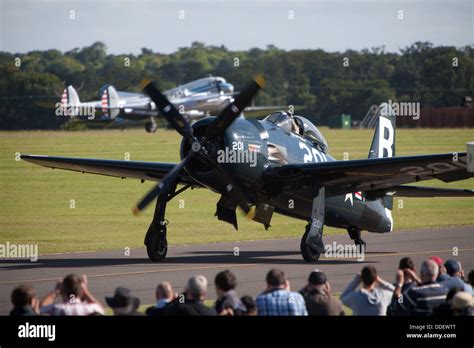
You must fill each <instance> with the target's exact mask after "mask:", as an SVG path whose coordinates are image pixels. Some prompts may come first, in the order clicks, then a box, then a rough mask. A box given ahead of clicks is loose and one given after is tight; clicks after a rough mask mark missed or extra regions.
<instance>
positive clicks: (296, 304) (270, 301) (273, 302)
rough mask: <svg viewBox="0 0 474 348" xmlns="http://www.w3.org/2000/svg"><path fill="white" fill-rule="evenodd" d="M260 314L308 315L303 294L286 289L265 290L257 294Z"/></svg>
mask: <svg viewBox="0 0 474 348" xmlns="http://www.w3.org/2000/svg"><path fill="white" fill-rule="evenodd" d="M256 302H257V309H258V315H308V311H307V310H306V303H305V301H304V298H303V296H301V294H300V293H298V292H293V291H288V290H284V289H276V290H273V291H268V292H263V293H261V294H260V295H258V296H257V300H256Z"/></svg>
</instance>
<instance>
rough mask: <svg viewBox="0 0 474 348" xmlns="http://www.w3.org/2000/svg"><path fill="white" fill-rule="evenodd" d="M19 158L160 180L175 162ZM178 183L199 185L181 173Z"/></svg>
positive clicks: (74, 169)
mask: <svg viewBox="0 0 474 348" xmlns="http://www.w3.org/2000/svg"><path fill="white" fill-rule="evenodd" d="M21 159H22V160H25V161H27V162H30V163H33V164H37V165H40V166H43V167H49V168H53V169H64V170H71V171H75V172H82V173H89V174H99V175H107V176H114V177H119V178H135V179H142V180H152V181H160V180H161V179H163V178H164V177H165V176H166V174H168V172H170V171H171V170H172V169H173V168H174V167H175V165H176V164H175V163H160V162H142V161H117V160H104V159H91V158H73V157H49V156H37V155H21ZM179 184H182V185H188V184H191V185H196V186H200V185H199V184H198V183H197V182H195V181H194V180H193V179H192V178H191V177H189V176H188V175H186V174H185V175H183V174H181V175H180V177H179Z"/></svg>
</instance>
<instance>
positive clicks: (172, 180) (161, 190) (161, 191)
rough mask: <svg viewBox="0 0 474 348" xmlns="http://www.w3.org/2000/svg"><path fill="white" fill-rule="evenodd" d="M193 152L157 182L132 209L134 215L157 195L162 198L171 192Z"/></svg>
mask: <svg viewBox="0 0 474 348" xmlns="http://www.w3.org/2000/svg"><path fill="white" fill-rule="evenodd" d="M190 157H191V154H189V155H188V156H186V157H185V158H184V159H183V160H182V161H181V162H179V163H178V164H177V165H176V166H175V167H174V168H173V169H172V170H171V171H170V172H169V173H168V174H167V175H166V176H165V177H164V178H163V180H162V181H161V182H159V183H158V184H156V185H155V186H154V187H153V188H152V189H151V190H150V191H149V192H148V193H147V194H146V195H145V197H143V198H142V199H141V200H140V202H139V203H138V204H137V205H136V206H135V207H134V208H133V209H132V212H133V214H134V215H138V214H139V213H140V212H142V211H143V210H144V209H145V208H146V207H147V206H148V205H149V204H150V203H151V202H152V201H153V200H154V199H155V198H156V197H158V199H160V198H161V197H162V196H165V197H166V195H167V194H168V193H169V191H170V190H171V189H172V187H173V186H175V185H176V180H177V179H178V176H179V173H181V170H183V168H184V166H185V165H186V164H187V163H188V160H189V159H190Z"/></svg>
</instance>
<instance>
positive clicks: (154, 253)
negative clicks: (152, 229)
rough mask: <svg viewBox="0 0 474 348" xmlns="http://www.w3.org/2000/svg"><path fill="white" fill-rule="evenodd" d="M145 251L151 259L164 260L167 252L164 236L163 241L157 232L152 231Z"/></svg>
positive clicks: (155, 260) (166, 242)
mask: <svg viewBox="0 0 474 348" xmlns="http://www.w3.org/2000/svg"><path fill="white" fill-rule="evenodd" d="M146 252H147V254H148V257H149V258H150V260H151V261H154V262H161V261H164V259H165V258H166V254H167V252H168V240H167V239H166V238H165V240H164V243H163V241H162V238H159V235H158V233H153V235H152V236H151V237H150V239H149V240H148V243H147V245H146Z"/></svg>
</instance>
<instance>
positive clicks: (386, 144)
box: [369, 103, 396, 158]
mask: <svg viewBox="0 0 474 348" xmlns="http://www.w3.org/2000/svg"><path fill="white" fill-rule="evenodd" d="M380 106H381V107H380V113H379V117H378V121H377V126H376V127H375V134H374V138H373V139H372V145H371V146H370V151H369V158H383V157H394V156H395V125H396V123H395V121H396V120H395V114H394V112H393V109H392V106H391V105H390V104H388V103H383V104H381V105H380Z"/></svg>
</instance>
